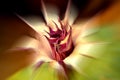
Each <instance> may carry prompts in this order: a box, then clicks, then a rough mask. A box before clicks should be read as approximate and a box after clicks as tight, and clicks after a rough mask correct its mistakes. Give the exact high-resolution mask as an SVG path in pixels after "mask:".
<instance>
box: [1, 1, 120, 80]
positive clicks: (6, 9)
mask: <svg viewBox="0 0 120 80" xmlns="http://www.w3.org/2000/svg"><path fill="white" fill-rule="evenodd" d="M44 2H45V4H47V3H50V4H53V5H56V6H57V7H58V8H59V10H60V14H59V15H60V16H61V18H62V17H63V16H64V12H65V10H66V6H67V2H68V0H44ZM72 4H74V6H75V7H76V9H77V10H78V17H77V19H76V20H75V23H80V21H84V22H85V21H87V20H89V19H92V21H91V23H89V24H90V25H91V24H92V26H93V27H96V26H97V27H100V30H99V31H98V32H97V33H95V34H93V35H91V36H88V37H86V40H88V41H96V42H97V41H104V42H109V44H108V45H105V46H104V47H102V48H101V46H100V47H98V48H94V49H93V51H92V53H93V54H94V53H96V54H98V56H99V60H91V59H89V58H83V64H82V65H83V66H81V65H80V67H81V69H82V70H83V72H84V73H86V74H87V75H88V77H85V76H82V75H81V76H77V77H76V80H120V76H119V74H120V36H119V34H120V1H119V0H72ZM14 13H17V14H20V15H31V14H32V15H37V16H39V17H41V18H42V19H44V18H43V14H42V12H41V2H40V0H1V1H0V71H1V72H0V80H6V79H5V78H6V77H10V76H12V77H11V78H10V79H8V80H23V78H24V80H29V78H28V77H29V76H30V74H28V73H30V72H31V71H30V68H28V67H27V68H24V67H25V66H26V65H27V64H30V62H31V61H32V59H27V56H26V57H24V58H22V55H21V54H18V55H17V56H16V55H14V56H12V55H6V54H5V55H3V53H4V52H5V51H6V50H8V49H9V48H11V46H12V45H13V44H14V43H15V42H16V40H18V39H19V38H20V37H21V36H23V35H29V36H30V35H31V34H34V31H32V29H31V28H30V27H28V25H26V24H25V23H24V22H23V21H21V20H20V19H19V18H18V17H16V15H15V14H14ZM101 51H102V52H101ZM21 53H26V51H25V52H21ZM30 53H31V55H29V57H32V56H34V54H32V52H31V51H30ZM99 54H101V55H99ZM18 56H21V58H18ZM11 59H12V60H11ZM22 60H25V62H22ZM11 61H12V63H11ZM16 63H18V64H16ZM20 68H23V70H22V71H20V72H19V69H20ZM16 72H18V73H16ZM14 73H16V74H14ZM13 74H14V75H13ZM44 74H47V73H44ZM35 80H39V78H38V79H37V78H36V79H35ZM73 80H74V79H73Z"/></svg>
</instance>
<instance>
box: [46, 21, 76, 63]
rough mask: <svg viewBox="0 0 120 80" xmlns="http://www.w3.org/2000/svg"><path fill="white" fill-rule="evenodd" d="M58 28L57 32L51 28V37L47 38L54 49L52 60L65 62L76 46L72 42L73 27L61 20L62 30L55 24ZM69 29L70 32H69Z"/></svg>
mask: <svg viewBox="0 0 120 80" xmlns="http://www.w3.org/2000/svg"><path fill="white" fill-rule="evenodd" d="M53 23H54V24H55V26H56V29H57V30H56V31H54V30H53V29H52V28H51V26H49V25H47V26H48V27H49V32H47V33H48V34H49V36H50V37H47V36H45V37H46V38H47V40H48V42H49V44H50V47H51V49H52V58H53V59H54V60H57V61H61V60H64V59H65V58H66V57H68V56H69V55H70V53H72V51H73V49H74V45H73V42H72V38H71V37H72V29H71V26H70V25H68V24H63V23H62V22H61V21H60V20H59V23H60V28H61V29H60V28H59V27H58V25H57V24H56V23H55V22H53ZM67 29H68V30H67Z"/></svg>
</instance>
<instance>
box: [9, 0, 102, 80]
mask: <svg viewBox="0 0 120 80" xmlns="http://www.w3.org/2000/svg"><path fill="white" fill-rule="evenodd" d="M41 3H42V11H43V14H44V18H45V23H44V22H42V21H41V22H40V21H39V19H37V18H32V17H25V18H23V17H21V16H19V15H17V16H18V17H19V18H20V19H21V20H23V21H24V22H25V23H26V24H28V25H29V27H31V28H32V29H33V30H34V31H35V33H34V34H32V37H33V38H31V37H29V36H27V37H23V38H22V39H21V40H20V41H21V42H18V43H19V44H17V45H15V46H13V48H12V49H11V50H17V49H21V50H24V49H28V48H32V49H33V50H34V52H35V54H37V55H38V56H37V57H36V58H35V61H34V63H33V65H34V71H33V75H34V76H35V74H34V73H35V71H36V70H37V69H38V68H40V67H41V66H42V65H43V64H45V63H49V67H52V68H54V69H55V72H56V73H57V76H58V79H59V80H71V79H72V78H71V77H70V75H71V74H73V71H76V72H78V73H80V74H82V75H84V73H82V72H81V71H80V69H79V66H78V65H79V64H78V63H79V62H80V61H81V56H85V57H89V58H92V59H95V58H94V57H92V56H91V55H89V54H88V53H87V51H88V50H89V49H90V47H92V46H93V44H101V43H96V42H91V43H90V42H89V43H87V42H86V41H85V40H84V39H83V37H84V36H86V35H89V34H92V33H93V32H94V30H93V31H88V32H86V30H87V29H89V28H90V27H91V25H89V26H90V27H88V24H89V23H90V22H91V21H88V24H87V23H86V25H87V26H86V25H84V26H80V25H77V24H74V21H75V18H76V16H77V10H75V9H74V8H70V6H71V3H70V1H69V2H68V5H67V8H66V12H65V15H64V18H63V19H62V20H61V17H60V16H59V17H60V18H59V17H58V15H57V11H56V10H57V9H56V8H55V7H52V9H54V10H52V9H49V7H47V8H46V7H45V4H44V2H43V1H42V0H41ZM71 9H72V10H73V13H72V12H71V14H70V11H72V10H71ZM52 12H54V13H52ZM49 14H52V15H49ZM34 19H35V20H34ZM38 21H39V22H38ZM96 29H97V28H96ZM16 48H17V49H16ZM33 58H34V57H33ZM46 74H47V71H46ZM34 76H33V79H34ZM48 80H49V79H48Z"/></svg>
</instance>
